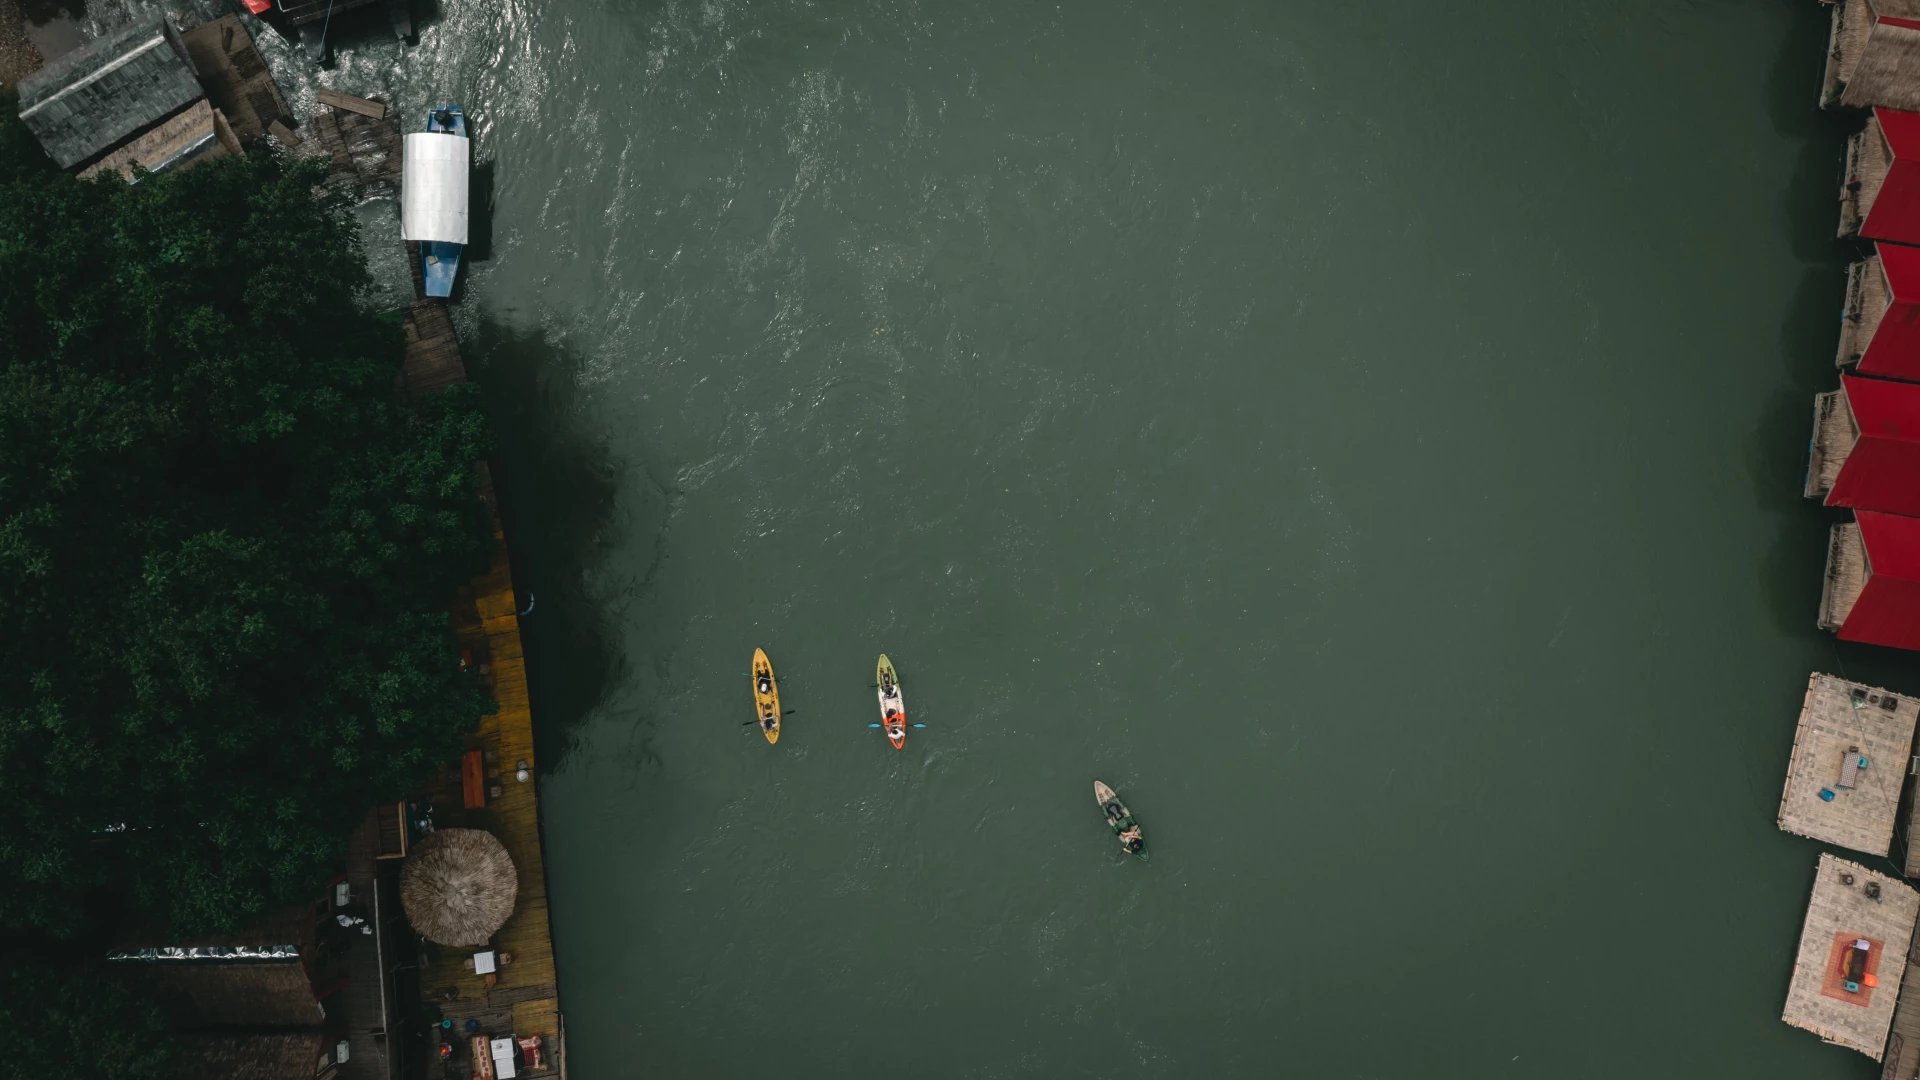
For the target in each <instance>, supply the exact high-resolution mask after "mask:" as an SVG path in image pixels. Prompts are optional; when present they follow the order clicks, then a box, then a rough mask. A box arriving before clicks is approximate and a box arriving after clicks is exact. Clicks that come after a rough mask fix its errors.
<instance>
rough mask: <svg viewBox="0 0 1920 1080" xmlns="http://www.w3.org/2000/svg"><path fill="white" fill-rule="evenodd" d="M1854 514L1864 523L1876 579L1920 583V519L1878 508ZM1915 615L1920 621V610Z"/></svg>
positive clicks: (1862, 535) (1862, 538)
mask: <svg viewBox="0 0 1920 1080" xmlns="http://www.w3.org/2000/svg"><path fill="white" fill-rule="evenodd" d="M1853 516H1854V518H1855V519H1856V520H1858V521H1859V522H1860V541H1861V542H1862V543H1864V544H1865V545H1866V546H1867V564H1868V565H1869V566H1871V567H1872V568H1873V577H1874V580H1879V579H1880V578H1883V577H1884V578H1891V579H1898V580H1900V581H1908V582H1914V583H1916V584H1920V518H1910V517H1902V516H1900V515H1899V514H1883V513H1880V512H1879V511H1876V510H1860V511H1856V512H1855V513H1854V515H1853ZM1911 617H1912V618H1913V619H1915V620H1920V611H1914V612H1912V613H1911Z"/></svg>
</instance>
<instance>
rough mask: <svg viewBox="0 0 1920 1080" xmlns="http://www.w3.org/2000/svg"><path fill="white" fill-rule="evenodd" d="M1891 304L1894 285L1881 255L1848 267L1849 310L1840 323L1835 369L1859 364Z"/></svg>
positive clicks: (1871, 256) (1869, 257) (1834, 359)
mask: <svg viewBox="0 0 1920 1080" xmlns="http://www.w3.org/2000/svg"><path fill="white" fill-rule="evenodd" d="M1892 304H1893V286H1892V285H1890V284H1889V283H1888V282H1887V272H1886V269H1885V268H1884V267H1883V266H1881V264H1880V256H1878V255H1869V256H1868V257H1866V258H1865V259H1862V260H1860V261H1859V262H1857V263H1854V264H1853V265H1851V266H1849V267H1847V309H1846V314H1845V315H1844V316H1843V317H1842V318H1841V320H1840V349H1839V351H1838V352H1837V353H1835V354H1834V358H1833V362H1834V366H1836V367H1846V366H1847V365H1849V364H1857V363H1859V362H1860V358H1861V357H1862V356H1865V355H1866V353H1867V343H1868V342H1870V341H1872V340H1873V334H1874V331H1876V330H1878V329H1880V320H1881V319H1882V318H1884V317H1885V316H1886V314H1887V308H1889V307H1891V306H1892Z"/></svg>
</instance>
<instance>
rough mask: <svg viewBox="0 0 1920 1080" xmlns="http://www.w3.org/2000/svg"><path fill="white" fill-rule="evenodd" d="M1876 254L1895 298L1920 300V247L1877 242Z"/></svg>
mask: <svg viewBox="0 0 1920 1080" xmlns="http://www.w3.org/2000/svg"><path fill="white" fill-rule="evenodd" d="M1873 249H1874V254H1876V255H1878V256H1880V266H1881V267H1882V268H1883V269H1884V270H1885V272H1886V275H1887V288H1889V289H1891V290H1892V291H1893V298H1894V299H1895V300H1920V247H1909V246H1908V245H1906V244H1875V245H1874V246H1873Z"/></svg>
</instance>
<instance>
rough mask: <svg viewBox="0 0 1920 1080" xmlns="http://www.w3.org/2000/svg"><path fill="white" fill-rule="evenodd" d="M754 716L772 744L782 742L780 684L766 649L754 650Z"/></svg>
mask: <svg viewBox="0 0 1920 1080" xmlns="http://www.w3.org/2000/svg"><path fill="white" fill-rule="evenodd" d="M753 715H754V716H755V717H757V718H758V719H759V721H760V731H761V733H762V734H764V735H765V736H766V737H767V741H768V742H770V743H777V742H779V741H780V682H779V680H777V679H775V678H774V677H773V661H771V660H769V659H767V653H766V650H764V649H755V650H753Z"/></svg>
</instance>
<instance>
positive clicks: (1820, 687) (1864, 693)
mask: <svg viewBox="0 0 1920 1080" xmlns="http://www.w3.org/2000/svg"><path fill="white" fill-rule="evenodd" d="M1916 719H1920V704H1916V703H1915V702H1914V701H1913V700H1911V699H1908V698H1901V697H1899V696H1897V695H1895V694H1891V693H1888V692H1887V691H1885V690H1882V689H1880V688H1878V687H1873V686H1861V685H1859V684H1857V683H1850V682H1847V681H1846V680H1844V679H1840V678H1837V677H1835V676H1832V675H1822V674H1820V673H1818V672H1816V673H1814V674H1813V675H1811V676H1809V677H1808V679H1807V693H1806V696H1805V697H1804V698H1802V699H1801V702H1800V723H1799V726H1798V727H1797V728H1796V729H1795V731H1794V735H1793V754H1792V756H1791V757H1790V759H1789V764H1788V766H1787V782H1786V786H1785V788H1784V790H1782V791H1781V793H1780V814H1779V817H1778V818H1777V819H1776V820H1777V822H1778V824H1779V826H1780V828H1782V829H1784V830H1785V831H1787V832H1790V833H1794V834H1796V835H1799V836H1805V837H1810V838H1812V839H1814V840H1824V841H1826V842H1827V843H1829V844H1838V845H1839V846H1841V847H1846V848H1852V849H1853V850H1855V851H1863V852H1866V853H1867V854H1870V855H1885V854H1887V852H1888V851H1889V850H1891V849H1892V847H1893V828H1894V821H1895V820H1896V818H1897V817H1898V816H1899V813H1900V789H1901V787H1902V785H1903V784H1904V782H1905V781H1906V778H1907V760H1908V758H1909V757H1910V756H1911V754H1912V753H1913V730H1914V723H1915V721H1916ZM1861 758H1865V759H1866V760H1867V766H1866V767H1865V768H1858V767H1857V763H1858V761H1859V759H1861ZM1849 761H1851V762H1853V763H1855V767H1847V763H1848V762H1849ZM1822 792H1826V793H1827V794H1828V797H1827V798H1822V797H1821V793H1822Z"/></svg>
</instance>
